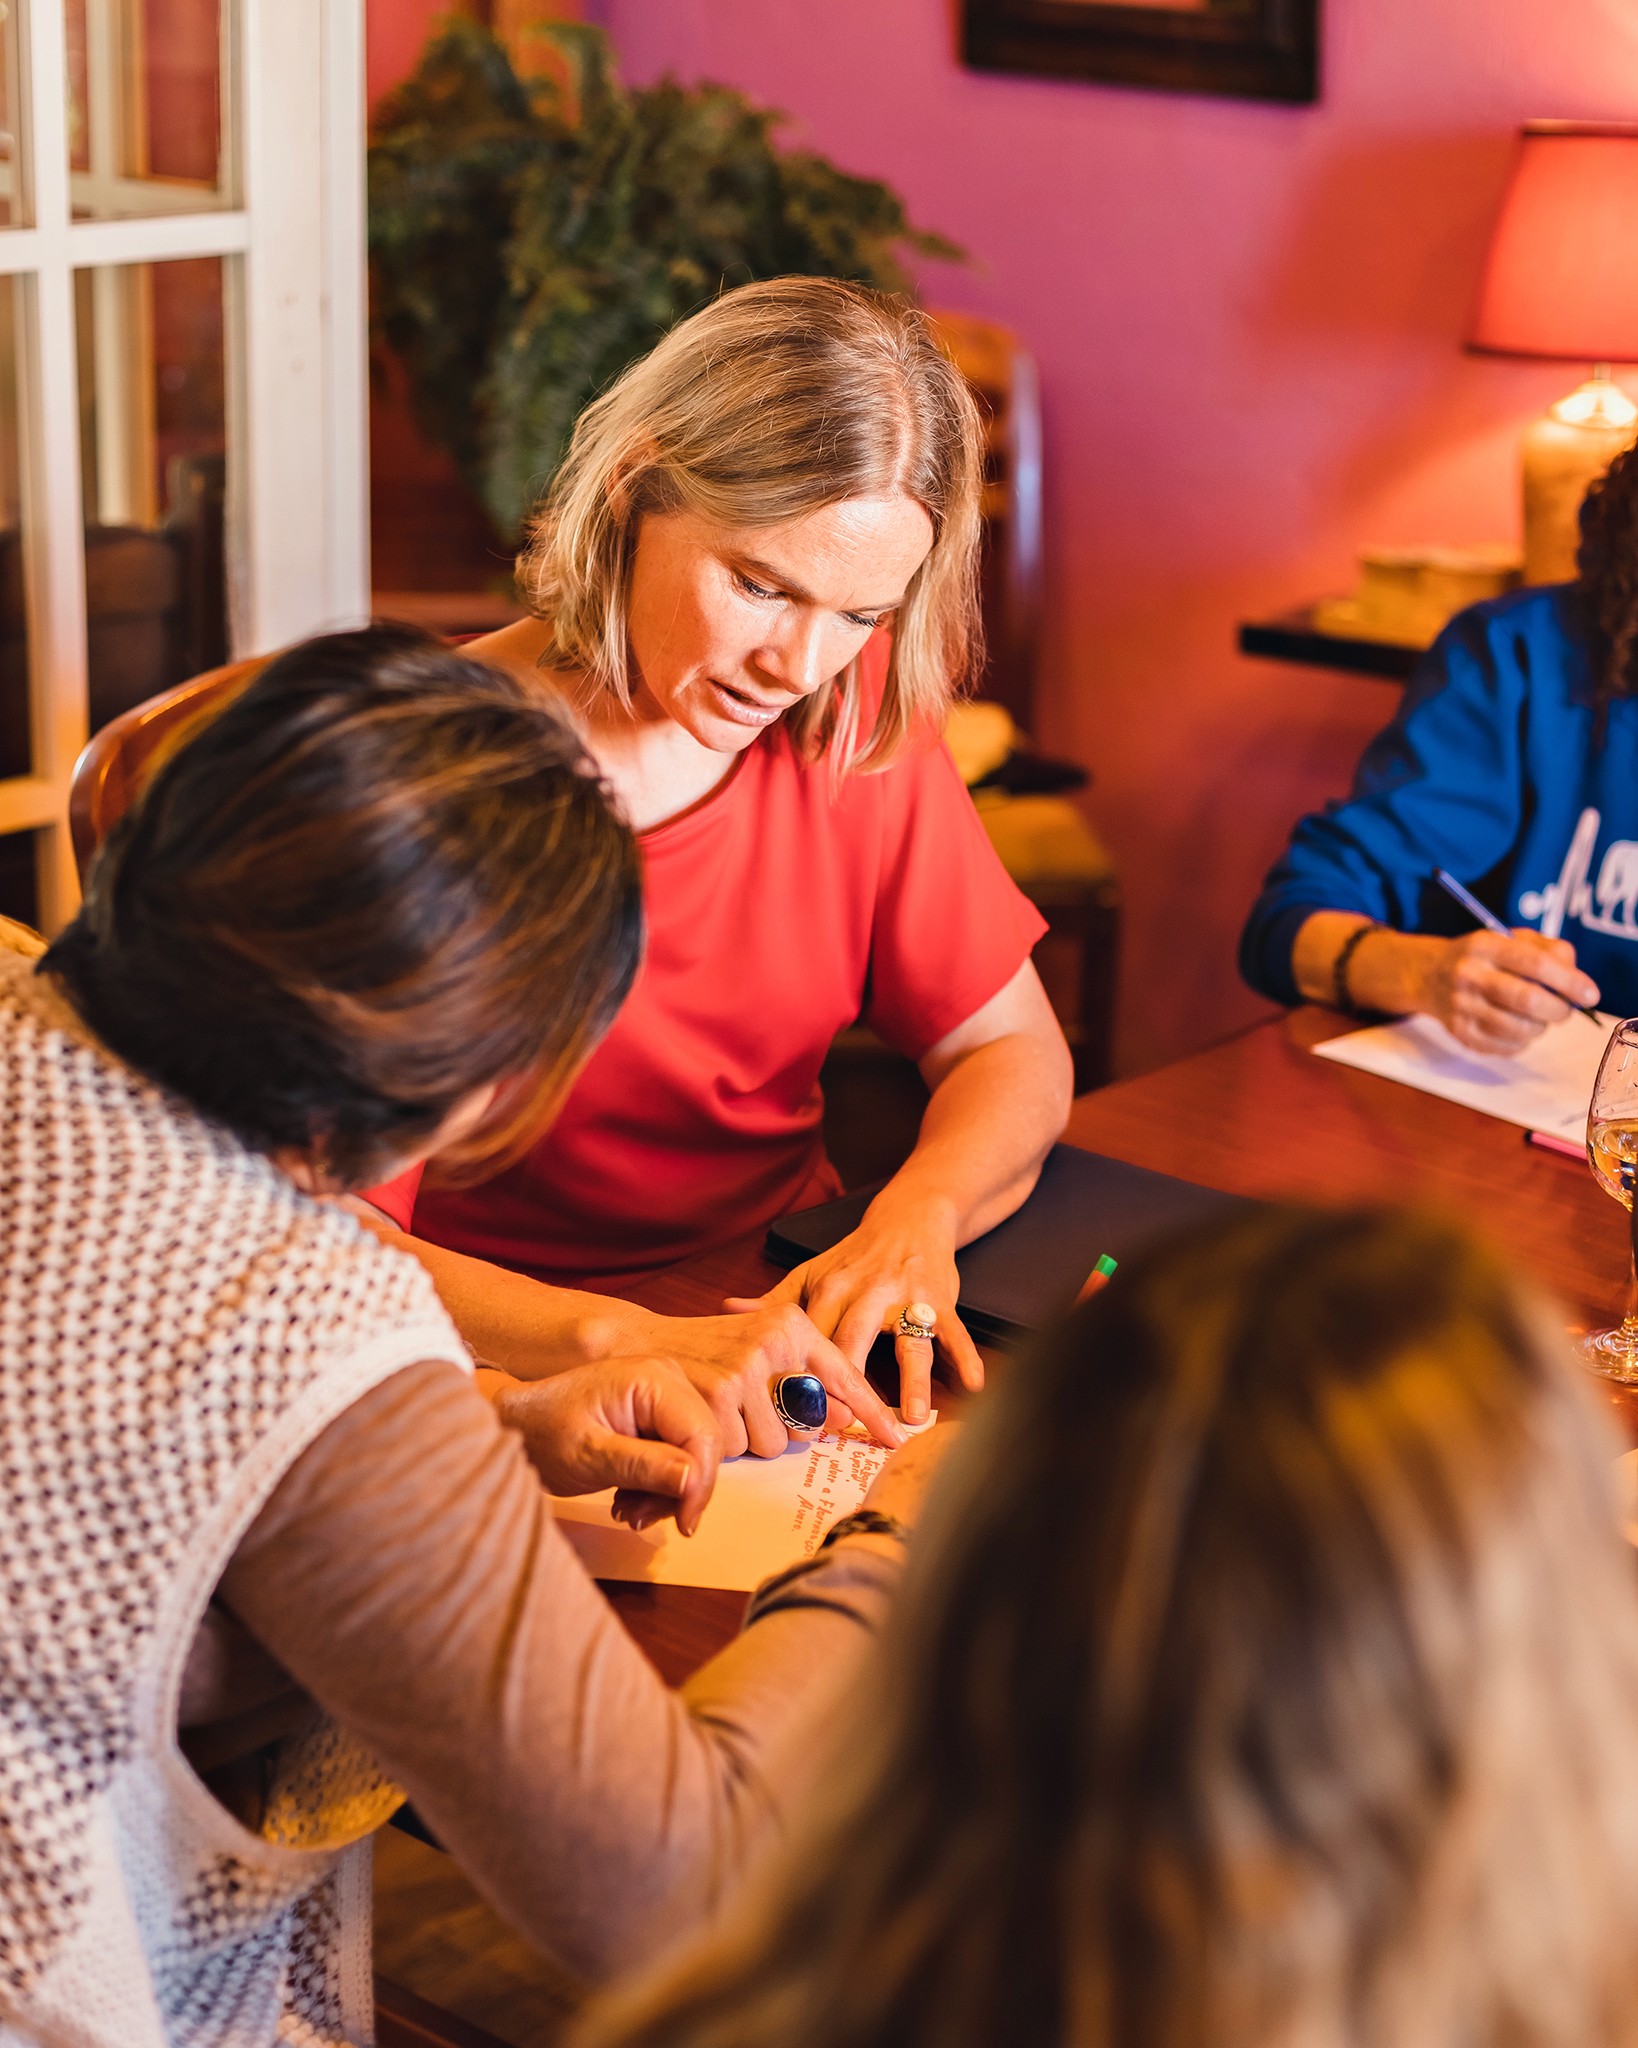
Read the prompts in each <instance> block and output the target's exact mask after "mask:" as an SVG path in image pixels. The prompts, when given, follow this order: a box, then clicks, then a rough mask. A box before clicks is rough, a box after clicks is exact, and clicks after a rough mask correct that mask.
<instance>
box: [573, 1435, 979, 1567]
mask: <svg viewBox="0 0 1638 2048" xmlns="http://www.w3.org/2000/svg"><path fill="white" fill-rule="evenodd" d="M931 1419H932V1421H934V1422H936V1421H937V1420H938V1417H937V1415H936V1413H935V1414H934V1415H933V1417H932V1418H931ZM887 1455H888V1453H887V1450H886V1447H885V1446H884V1445H882V1444H878V1443H872V1441H871V1440H870V1438H869V1437H867V1436H866V1435H864V1433H863V1432H862V1431H851V1430H850V1431H848V1432H847V1433H846V1434H845V1435H842V1434H838V1433H837V1432H836V1431H834V1430H827V1431H826V1432H825V1434H824V1435H823V1436H816V1437H812V1438H808V1439H804V1440H803V1441H801V1442H799V1443H794V1444H792V1445H791V1447H790V1448H789V1449H788V1450H787V1451H786V1452H785V1454H784V1456H783V1457H781V1458H752V1457H744V1458H735V1459H733V1460H731V1461H730V1462H729V1463H728V1464H725V1465H724V1466H723V1467H722V1469H721V1471H720V1472H718V1474H717V1483H716V1487H715V1490H714V1491H713V1492H712V1495H711V1499H710V1502H709V1504H708V1505H707V1507H706V1510H705V1513H704V1514H703V1515H702V1516H701V1517H700V1526H699V1529H698V1530H697V1532H696V1533H695V1534H694V1535H693V1536H680V1535H679V1534H678V1533H677V1525H676V1523H675V1522H673V1521H671V1520H670V1519H667V1520H665V1521H663V1522H656V1523H655V1525H654V1526H653V1528H651V1529H645V1530H643V1531H642V1532H641V1533H640V1534H639V1533H638V1532H637V1531H636V1530H633V1529H628V1528H626V1527H625V1525H624V1524H623V1523H620V1522H617V1521H615V1520H614V1518H613V1516H612V1515H611V1514H610V1513H609V1509H610V1507H611V1506H612V1505H613V1503H614V1493H613V1489H612V1488H611V1489H610V1490H609V1491H608V1492H607V1493H588V1494H581V1495H580V1496H578V1497H577V1498H575V1499H573V1500H559V1499H555V1498H554V1500H553V1502H552V1510H553V1512H554V1514H555V1515H556V1516H557V1519H558V1521H559V1523H560V1524H561V1525H562V1529H563V1533H564V1535H565V1536H567V1537H568V1539H569V1541H570V1542H571V1543H572V1544H573V1545H574V1547H575V1549H576V1550H577V1551H578V1552H579V1554H580V1561H581V1562H582V1564H584V1565H585V1567H586V1569H587V1571H589V1572H590V1573H591V1575H592V1577H593V1578H594V1579H646V1580H648V1581H649V1582H650V1583H651V1584H653V1585H657V1586H720V1587H725V1588H727V1589H728V1590H729V1591H731V1592H745V1593H748V1592H750V1590H751V1589H752V1587H753V1586H760V1585H761V1583H762V1581H763V1580H764V1579H766V1578H768V1577H770V1576H771V1575H772V1574H773V1573H774V1572H779V1571H783V1570H784V1569H785V1567H786V1566H787V1565H792V1564H795V1563H797V1561H798V1560H799V1559H801V1558H804V1557H812V1555H813V1553H814V1552H815V1551H816V1550H817V1549H818V1548H819V1545H820V1543H821V1542H822V1541H823V1539H824V1534H825V1531H826V1530H827V1529H828V1528H829V1527H830V1525H831V1523H832V1522H836V1521H839V1520H840V1519H841V1518H842V1516H843V1515H850V1514H852V1512H853V1510H854V1509H855V1508H856V1507H858V1505H859V1504H860V1502H861V1501H862V1500H863V1499H864V1497H865V1490H866V1488H867V1487H868V1486H869V1485H870V1482H871V1480H873V1479H874V1478H875V1476H876V1474H877V1473H878V1472H879V1471H880V1470H881V1469H882V1465H883V1463H884V1462H885V1461H886V1458H887Z"/></svg>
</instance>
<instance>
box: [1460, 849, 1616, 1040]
mask: <svg viewBox="0 0 1638 2048" xmlns="http://www.w3.org/2000/svg"><path fill="white" fill-rule="evenodd" d="M1433 879H1434V880H1435V881H1436V882H1437V883H1438V884H1439V887H1440V888H1441V889H1443V890H1444V892H1445V894H1446V895H1447V896H1450V897H1453V898H1454V899H1455V901H1456V902H1458V903H1459V904H1460V905H1461V906H1462V908H1463V909H1464V910H1465V911H1466V912H1467V914H1468V916H1469V917H1471V918H1472V919H1473V920H1474V921H1475V923H1477V924H1481V925H1483V927H1484V928H1485V930H1486V931H1487V932H1494V933H1495V934H1496V936H1497V938H1500V939H1514V938H1517V939H1524V940H1534V941H1536V942H1537V943H1538V944H1539V943H1540V941H1541V936H1542V935H1541V933H1540V932H1531V931H1523V932H1510V931H1509V930H1508V929H1507V927H1506V925H1504V924H1503V923H1502V921H1501V919H1500V918H1499V917H1498V916H1497V915H1496V913H1495V912H1494V911H1493V910H1491V909H1489V908H1487V906H1486V905H1484V904H1483V903H1481V902H1480V901H1479V899H1478V897H1477V896H1475V895H1474V894H1473V891H1472V890H1471V889H1467V888H1464V887H1463V886H1462V884H1461V883H1460V882H1458V881H1457V879H1456V877H1455V876H1454V875H1453V874H1452V873H1451V872H1450V870H1449V869H1448V868H1435V869H1434V871H1433ZM1548 943H1549V944H1551V943H1552V942H1551V941H1549V942H1548ZM1559 943H1560V944H1562V943H1563V941H1560V942H1559ZM1511 971H1513V972H1517V971H1518V970H1516V969H1514V970H1511ZM1519 978H1520V980H1522V981H1535V982H1536V986H1537V987H1538V988H1544V989H1546V991H1547V993H1548V994H1549V995H1555V996H1558V997H1560V998H1561V999H1562V1000H1563V1001H1564V1002H1566V1003H1568V1004H1569V1006H1570V1008H1571V1009H1572V1010H1579V1011H1580V1012H1581V1014H1582V1016H1583V1017H1590V1018H1591V1019H1592V1021H1593V1023H1595V1024H1596V1025H1598V1026H1599V1028H1600V1030H1602V1029H1603V1019H1602V1018H1601V1017H1600V1016H1599V1014H1598V1012H1597V1010H1595V1009H1594V1008H1593V1003H1592V1002H1586V1003H1578V1002H1577V1001H1576V1000H1575V998H1574V997H1573V996H1572V995H1570V994H1569V993H1567V992H1566V991H1565V990H1564V989H1561V988H1559V987H1557V986H1555V984H1554V983H1553V982H1551V981H1539V980H1537V978H1536V976H1535V975H1531V974H1522V973H1521V974H1520V976H1519ZM1579 978H1580V979H1581V980H1582V981H1586V980H1587V977H1586V976H1585V975H1580V977H1579ZM1593 1001H1594V1002H1596V1001H1597V991H1596V990H1595V991H1594V995H1593Z"/></svg>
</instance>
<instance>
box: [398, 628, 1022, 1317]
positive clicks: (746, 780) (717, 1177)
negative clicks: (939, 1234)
mask: <svg viewBox="0 0 1638 2048" xmlns="http://www.w3.org/2000/svg"><path fill="white" fill-rule="evenodd" d="M871 652H872V653H874V652H875V649H874V647H873V648H872V650H871ZM641 846H642V853H643V897H644V910H645V915H646V919H647V930H648V943H647V950H646V953H645V956H644V960H643V964H642V967H641V969H640V970H639V973H638V976H637V981H636V984H635V986H634V987H633V989H632V992H631V995H630V997H629V998H628V1000H627V1002H626V1005H625V1008H624V1009H623V1010H622V1011H621V1013H620V1015H619V1017H618V1018H617V1019H616V1020H615V1023H614V1026H613V1028H612V1029H611V1031H610V1032H609V1034H608V1036H607V1037H606V1038H605V1039H604V1041H603V1043H602V1044H601V1045H600V1046H599V1047H598V1049H597V1051H596V1052H595V1053H594V1054H593V1055H592V1058H591V1060H590V1061H589V1063H588V1064H587V1066H586V1068H585V1071H584V1072H583V1073H582V1074H581V1076H580V1078H579V1079H578V1081H577V1082H576V1083H575V1086H574V1088H573V1090H572V1092H571V1093H570V1096H569V1098H568V1101H567V1102H566V1104H565V1105H564V1107H563V1109H562V1111H561V1112H560V1113H559V1115H558V1118H557V1120H556V1122H555V1123H554V1124H553V1125H552V1127H551V1129H550V1130H549V1131H547V1132H546V1133H545V1134H544V1135H543V1136H542V1137H541V1139H540V1140H539V1142H538V1143H537V1144H536V1145H535V1146H534V1147H533V1149H532V1150H531V1151H530V1152H529V1153H528V1154H527V1156H526V1157H525V1158H524V1159H522V1160H521V1161H520V1162H519V1163H518V1164H517V1165H516V1166H513V1167H510V1168H508V1169H507V1170H506V1171H505V1172H503V1173H501V1174H499V1175H497V1176H496V1177H495V1178H494V1179H492V1180H490V1181H487V1182H485V1183H484V1184H483V1185H481V1186H479V1187H475V1188H463V1189H458V1190H451V1189H441V1188H432V1187H427V1188H423V1187H421V1186H420V1185H419V1181H420V1175H419V1170H417V1171H416V1172H414V1173H411V1174H407V1175H404V1176H403V1177H402V1178H400V1179H399V1180H397V1181H394V1182H392V1183H391V1184H390V1185H389V1186H387V1187H386V1188H382V1189H377V1190H376V1191H375V1192H374V1194H373V1195H372V1197H371V1199H372V1200H374V1201H375V1202H376V1203H377V1204H378V1205H379V1206H381V1207H382V1208H384V1209H386V1210H387V1211H388V1212H389V1213H390V1214H392V1215H394V1216H395V1217H396V1218H397V1219H398V1221H399V1222H400V1223H401V1224H403V1225H404V1227H405V1228H407V1229H413V1231H414V1233H415V1234H416V1235H417V1236H418V1237H424V1238H427V1239H430V1240H431V1241H432V1242H434V1243H437V1244H442V1245H447V1246H449V1247H451V1248H452V1249H454V1250H457V1251H463V1252H468V1253H471V1254H473V1255H475V1256H477V1257H480V1258H486V1259H494V1260H498V1261H500V1262H501V1263H502V1264H505V1265H508V1266H514V1267H518V1268H521V1269H523V1270H525V1271H529V1272H532V1273H536V1274H538V1275H540V1276H541V1277H543V1278H547V1279H551V1280H556V1281H558V1282H560V1283H573V1282H574V1281H576V1280H579V1279H582V1278H591V1277H594V1276H597V1275H605V1274H614V1273H622V1274H623V1273H634V1272H638V1271H641V1270H643V1269H645V1268H648V1267H652V1266H659V1265H665V1264H669V1263H670V1262H671V1261H672V1260H675V1259H680V1258H685V1257H687V1256H688V1255H689V1254H690V1253H691V1252H695V1251H698V1250H700V1249H702V1248H703V1247H704V1246H706V1245H709V1244H713V1243H717V1242H720V1241H721V1240H722V1239H724V1238H728V1237H732V1236H735V1235H737V1234H738V1233H740V1232H741V1231H745V1230H750V1229H754V1228H756V1227H757V1226H759V1225H761V1224H764V1223H767V1222H769V1221H771V1220H772V1219H773V1218H774V1217H776V1216H779V1215H782V1214H784V1213H785V1212H787V1211H788V1210H790V1209H793V1208H797V1207H800V1206H801V1205H802V1204H803V1203H805V1202H810V1201H819V1200H822V1199H824V1198H825V1197H826V1196H827V1195H829V1194H833V1193H835V1192H837V1191H838V1183H837V1181H836V1178H835V1175H834V1172H833V1170H832V1169H831V1167H830V1165H829V1162H828V1161H827V1159H826V1158H825V1151H824V1143H823V1138H822V1135H821V1130H820V1118H821V1113H822V1107H823V1105H822V1101H821V1097H820V1090H819V1068H820V1065H821V1062H822V1061H823V1060H824V1057H825V1053H826V1051H827V1049H828V1047H829V1045H830V1042H831V1040H832V1038H834V1036H835V1035H836V1033H837V1032H838V1031H839V1030H841V1029H842V1028H843V1027H844V1026H846V1025H848V1024H851V1023H852V1022H853V1021H854V1020H855V1019H856V1018H858V1017H859V1016H861V1015H863V1016H864V1017H865V1018H866V1020H867V1021H868V1022H869V1023H870V1024H871V1025H872V1026H874V1028H875V1029H876V1030H877V1031H879V1032H880V1033H881V1035H882V1036H883V1037H884V1038H885V1039H887V1040H888V1041H889V1042H890V1043H891V1044H893V1045H895V1046H897V1047H898V1048H899V1049H900V1050H901V1051H903V1052H905V1053H907V1054H909V1055H910V1057H911V1058H913V1059H914V1058H919V1057H920V1056H921V1055H922V1054H923V1053H925V1052H926V1051H927V1050H928V1049H929V1048H930V1047H931V1046H933V1045H935V1044H937V1042H938V1041H939V1039H941V1038H943V1037H944V1036H945V1035H946V1034H947V1033H948V1032H950V1031H952V1030H953V1029H954V1028H955V1026H956V1025H958V1024H960V1023H962V1022H964V1021H965V1020H966V1019H967V1018H968V1017H970V1016H971V1015H972V1014H973V1012H974V1011H975V1010H978V1009H980V1008H981V1007H982V1006H983V1005H984V1004H985V1003H986V1002H988V1000H989V999H990V997H991V996H993V995H995V994H997V993H998V992H999V990H1001V989H1002V988H1004V987H1005V986H1006V984H1007V982H1008V981H1010V980H1011V978H1012V976H1013V975H1014V974H1015V973H1016V972H1017V970H1018V968H1019V967H1020V966H1021V965H1022V964H1023V962H1024V961H1025V960H1026V959H1027V958H1028V957H1029V954H1030V951H1031V949H1032V948H1033V947H1034V945H1035V942H1036V940H1037V939H1038V938H1039V937H1040V936H1041V933H1042V932H1043V931H1044V930H1045V928H1046V927H1045V924H1044V922H1043V920H1042V918H1041V916H1040V914H1039V912H1038V911H1036V909H1035V908H1034V906H1033V905H1032V904H1031V903H1030V902H1029V900H1028V899H1027V898H1026V897H1025V896H1024V895H1023V894H1022V893H1021V892H1020V891H1019V890H1018V888H1017V887H1016V886H1015V885H1014V884H1013V882H1012V881H1011V879H1010V878H1009V877H1008V875H1007V873H1006V871H1005V869H1004V868H1003V867H1002V866H1001V863H1000V861H999V860H998V859H997V858H996V855H995V852H994V849H993V848H992V847H991V845H990V842H989V840H988V838H987V837H986V835H985V832H984V828H983V826H982V824H981V823H980V821H979V818H978V814H977V812H976V811H975V810H974V808H973V804H972V800H971V798H970V797H969V796H968V794H967V791H966V789H965V788H964V787H963V785H962V782H961V778H960V776H959V774H958V773H957V771H956V766H955V763H954V761H953V760H952V759H951V757H950V753H949V750H948V748H947V747H945V746H944V745H943V743H942V742H941V741H938V740H935V739H933V738H932V737H931V736H928V737H926V738H924V739H922V740H920V741H919V742H913V743H912V744H911V745H910V747H909V748H907V750H906V751H905V753H904V754H903V755H902V756H901V757H900V758H899V759H898V760H897V761H896V762H895V763H894V764H893V766H892V767H890V768H888V769H886V770H884V771H883V772H882V773H880V774H875V775H868V774H855V775H849V776H847V777H846V778H845V779H844V780H843V781H842V782H841V783H840V784H839V785H838V784H833V781H832V778H831V774H830V771H829V768H828V767H827V766H826V764H825V763H824V762H823V761H820V762H817V763H814V762H807V761H804V760H802V759H801V758H800V757H799V756H798V755H797V753H796V751H795V750H794V749H793V747H792V746H791V745H790V743H789V741H788V740H786V739H785V737H784V736H783V734H782V733H780V732H779V731H778V730H777V729H776V730H775V731H773V732H770V733H769V734H767V735H765V736H763V737H762V738H759V739H758V740H757V741H756V742H755V743H754V744H753V745H752V746H751V747H749V748H748V749H747V750H746V752H745V753H744V754H742V755H741V756H740V758H739V760H738V762H737V763H736V764H735V767H734V769H733V771H732V773H731V774H730V775H729V776H728V777H727V779H726V780H725V781H724V782H723V783H721V784H720V785H719V786H718V788H717V789H716V790H715V791H713V792H712V794H711V795H710V796H709V797H707V798H706V799H705V800H704V801H703V802H702V803H700V804H697V805H696V806H694V807H693V808H692V809H691V810H688V811H685V812H683V813H682V814H681V815H680V816H678V817H676V818H673V819H671V820H669V821H668V822H667V823H665V824H663V825H660V826H658V827H656V828H655V829H654V830H653V831H651V832H645V833H644V834H643V835H642V839H641Z"/></svg>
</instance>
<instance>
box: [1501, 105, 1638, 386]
mask: <svg viewBox="0 0 1638 2048" xmlns="http://www.w3.org/2000/svg"><path fill="white" fill-rule="evenodd" d="M1469 346H1470V347H1472V348H1477V349H1485V350H1493V351H1495V352H1496V353H1497V354H1500V355H1523V356H1558V357H1563V358H1565V359H1566V360H1569V361H1572V362H1575V361H1579V362H1585V363H1611V362H1616V363H1631V362H1638V127H1616V126H1613V125H1602V126H1595V125H1593V124H1591V123H1582V122H1575V121H1532V122H1531V123H1530V124H1529V125H1528V126H1527V127H1526V128H1525V130H1524V132H1523V134H1522V136H1521V137H1520V140H1519V154H1518V159H1517V161H1516V162H1515V164H1514V166H1513V180H1512V183H1511V184H1510V185H1509V187H1508V189H1507V197H1506V199H1505V200H1504V201H1503V203H1502V210H1501V217H1500V219H1499V220H1498V221H1497V223H1496V230H1495V234H1494V235H1493V237H1492V239H1491V243H1490V255H1489V260H1488V261H1487V263H1486V265H1485V273H1484V282H1483V284H1482V285H1481V286H1480V288H1479V304H1478V310H1477V312H1476V313H1475V315H1474V319H1473V333H1472V338H1471V340H1470V343H1469Z"/></svg>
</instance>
